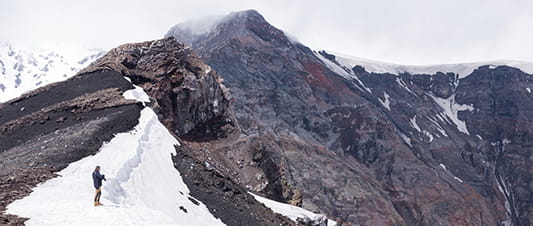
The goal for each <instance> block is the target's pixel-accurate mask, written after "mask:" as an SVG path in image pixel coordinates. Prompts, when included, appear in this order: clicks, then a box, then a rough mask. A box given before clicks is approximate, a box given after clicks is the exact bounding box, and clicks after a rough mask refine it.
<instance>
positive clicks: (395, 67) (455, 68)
mask: <svg viewBox="0 0 533 226" xmlns="http://www.w3.org/2000/svg"><path fill="white" fill-rule="evenodd" d="M325 52H327V53H328V54H331V55H334V56H335V60H336V61H337V62H338V63H339V64H340V65H339V66H340V67H343V68H344V67H345V68H346V69H348V70H351V69H352V68H353V67H355V66H357V65H359V66H363V67H364V68H365V70H366V71H368V72H375V73H391V74H401V73H410V74H434V73H437V72H443V73H447V72H452V73H455V74H458V75H459V78H464V77H466V76H468V75H469V74H470V73H472V72H473V71H474V70H475V69H476V68H478V67H480V66H484V65H491V66H501V65H507V66H511V67H516V68H520V69H521V70H522V71H524V72H526V73H528V74H533V63H531V62H524V61H511V60H508V61H505V60H502V61H486V62H473V63H460V64H436V65H400V64H393V63H386V62H379V61H374V60H368V59H364V58H359V57H354V56H348V55H345V54H341V53H335V52H329V51H325ZM315 53H316V54H317V55H319V54H318V53H317V52H315ZM321 60H322V61H329V60H327V59H325V58H323V57H322V58H321ZM325 63H326V64H328V66H330V65H329V64H331V63H332V62H331V61H329V62H325Z"/></svg>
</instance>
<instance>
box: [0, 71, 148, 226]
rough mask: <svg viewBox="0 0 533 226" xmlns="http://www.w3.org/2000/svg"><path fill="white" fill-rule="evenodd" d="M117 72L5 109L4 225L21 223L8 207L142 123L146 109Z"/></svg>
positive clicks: (0, 133)
mask: <svg viewBox="0 0 533 226" xmlns="http://www.w3.org/2000/svg"><path fill="white" fill-rule="evenodd" d="M131 88H133V86H132V85H131V84H130V83H129V82H128V81H127V80H125V79H124V78H123V76H122V75H120V74H119V73H116V72H94V73H90V74H84V75H79V76H76V77H74V78H72V79H69V80H67V81H65V82H62V83H57V84H54V85H51V86H47V87H44V88H42V89H39V90H36V91H35V92H32V93H30V94H28V95H25V96H24V97H21V98H19V99H17V100H14V101H11V102H7V103H5V104H2V105H0V188H1V189H0V211H1V213H0V224H1V225H4V224H22V222H23V221H24V220H25V219H21V218H17V217H15V216H6V215H5V214H4V211H5V207H6V205H8V204H9V203H11V202H12V201H14V200H16V199H20V198H22V197H24V196H26V195H28V194H29V193H30V192H31V191H32V188H33V187H34V186H36V185H37V184H38V183H40V182H44V181H46V180H48V179H50V178H53V177H55V176H56V175H55V172H57V171H59V170H61V169H63V168H65V167H66V166H67V165H68V164H69V163H71V162H74V161H77V160H79V159H81V158H83V157H86V156H89V155H93V154H95V153H96V152H97V151H98V150H99V148H100V146H101V145H102V144H103V143H104V142H106V141H109V140H111V139H112V138H113V136H114V134H116V133H120V132H126V131H129V130H131V129H132V128H133V127H134V126H135V125H137V123H138V118H139V116H140V111H141V109H142V108H143V107H142V105H140V104H138V103H136V102H134V101H128V100H125V99H124V98H123V97H122V93H123V91H125V90H128V89H131Z"/></svg>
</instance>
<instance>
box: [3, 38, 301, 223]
mask: <svg viewBox="0 0 533 226" xmlns="http://www.w3.org/2000/svg"><path fill="white" fill-rule="evenodd" d="M128 80H130V81H131V82H130V81H128ZM221 82H222V80H221V79H220V78H219V77H218V76H217V75H216V72H214V71H211V70H210V68H209V66H207V65H206V64H205V63H203V62H202V61H201V60H200V59H199V58H198V57H197V56H196V55H195V54H194V53H192V51H191V50H190V48H186V47H185V46H184V45H183V44H180V43H178V42H176V41H175V40H174V39H173V38H167V39H162V40H156V41H150V42H144V43H137V44H126V45H122V46H120V47H118V48H115V49H113V50H111V51H109V52H108V53H107V54H106V55H104V56H103V57H102V58H100V59H99V60H97V61H95V62H94V63H93V64H91V65H90V66H89V67H88V68H86V69H84V70H82V71H80V72H79V73H78V74H77V75H76V76H74V77H73V78H71V79H69V80H67V81H64V82H61V83H56V84H53V85H49V86H46V87H43V88H40V89H37V90H35V91H33V92H31V93H29V94H27V95H25V96H22V97H20V98H18V99H16V100H12V101H10V102H8V103H5V104H2V105H0V135H1V136H0V147H1V148H0V157H1V158H0V163H1V165H0V186H1V187H2V190H1V192H0V195H1V196H0V208H1V209H0V210H1V211H2V215H0V223H1V224H15V223H22V222H23V221H24V220H25V219H20V218H17V217H16V216H6V215H3V211H4V208H5V206H6V205H7V204H9V203H11V202H12V201H14V200H15V199H19V198H22V197H24V196H26V195H28V194H29V192H31V189H32V187H34V186H35V185H37V184H38V183H40V182H43V181H45V180H48V179H50V178H52V177H54V176H56V175H55V174H54V173H55V172H57V171H59V170H61V169H63V168H65V167H66V166H67V165H68V164H69V163H71V162H74V161H77V160H79V159H81V158H83V157H86V156H88V155H92V154H95V153H96V152H97V151H98V150H99V148H100V147H101V145H102V144H103V143H104V142H106V141H109V140H110V139H111V138H113V136H114V135H115V134H116V133H120V132H126V131H129V130H131V129H133V127H134V126H135V125H136V124H137V122H138V118H139V115H140V111H141V110H142V109H143V108H144V106H145V104H146V103H140V102H137V101H132V100H126V99H125V98H124V97H123V93H124V91H126V90H130V89H133V88H134V86H133V85H132V83H133V84H135V85H137V86H141V87H143V88H144V90H145V91H146V93H148V94H149V96H150V99H151V102H150V107H152V108H153V109H154V110H155V111H156V112H157V113H158V114H159V117H160V120H161V122H163V123H164V125H165V126H166V127H167V128H168V129H169V131H171V132H173V133H174V135H176V136H177V137H180V138H181V139H184V140H188V141H190V142H191V143H195V142H201V141H205V140H217V139H220V138H223V137H227V136H229V135H231V134H232V133H234V131H235V127H234V122H233V120H232V117H231V116H232V114H231V110H230V108H229V94H228V90H227V89H226V88H225V87H224V85H223V84H222V83H221ZM183 143H184V145H182V146H180V149H179V150H178V151H179V153H178V155H176V156H173V157H172V158H173V161H174V163H175V166H176V169H178V170H180V171H183V174H182V177H183V180H184V181H185V182H186V183H187V185H188V186H189V187H191V188H193V189H192V190H193V191H194V194H193V195H195V196H196V197H197V198H198V200H199V201H201V202H202V203H206V204H207V207H208V208H209V210H210V211H211V212H212V213H213V214H214V215H215V216H218V217H220V218H221V219H222V220H223V222H225V223H227V224H229V225H239V224H241V222H245V223H250V224H253V225H272V224H276V225H293V224H294V223H293V222H291V221H290V220H289V219H287V218H285V217H283V216H281V215H278V214H275V213H273V212H272V211H271V210H270V209H268V208H266V207H265V206H264V205H263V204H260V203H259V202H258V201H256V200H255V199H254V198H253V196H251V195H250V194H248V193H247V192H246V190H245V189H244V188H243V187H240V185H239V184H236V183H235V182H233V181H232V179H231V178H228V177H225V176H224V175H222V174H217V173H216V172H215V171H213V170H211V169H207V168H206V167H205V166H203V165H202V164H201V163H202V162H201V161H200V160H197V159H194V158H192V157H191V155H187V154H186V150H188V146H187V143H186V142H183ZM170 157H171V156H169V158H170ZM191 166H194V168H195V169H197V170H198V171H190V167H191ZM178 179H179V178H176V180H178ZM191 202H193V203H194V202H197V201H196V200H191ZM228 207H234V208H231V210H228V209H227V208H228ZM184 211H186V210H184Z"/></svg>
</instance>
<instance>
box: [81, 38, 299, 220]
mask: <svg viewBox="0 0 533 226" xmlns="http://www.w3.org/2000/svg"><path fill="white" fill-rule="evenodd" d="M109 70H110V71H116V72H120V73H121V74H122V75H124V76H126V77H128V78H129V79H131V81H132V83H133V84H135V85H137V86H140V87H142V88H143V89H144V90H145V92H146V93H147V94H148V95H149V96H150V99H151V100H152V102H151V103H150V107H151V108H153V109H154V110H155V111H156V112H157V113H158V115H159V118H160V121H161V122H162V123H163V124H164V125H165V126H166V127H167V129H169V131H172V132H173V133H174V135H176V136H177V137H179V138H180V140H181V141H182V142H181V143H182V146H180V147H178V148H177V150H178V155H177V156H174V157H173V161H174V163H175V167H176V169H178V170H179V171H180V172H181V175H182V177H183V179H184V181H185V183H186V184H187V185H188V186H189V187H190V188H191V190H192V191H193V192H192V195H193V196H194V197H196V198H197V199H198V200H200V201H201V202H202V203H205V204H206V205H207V207H208V208H209V209H210V211H211V213H212V214H213V215H214V216H217V217H220V219H221V220H222V221H223V222H224V223H226V224H229V225H272V224H276V225H292V224H293V222H291V221H290V220H288V219H287V218H285V217H282V216H280V215H277V214H274V213H273V212H272V211H271V210H270V209H268V208H266V207H265V206H263V205H262V204H260V203H259V202H257V201H256V200H255V199H254V198H253V196H251V195H250V194H248V193H247V191H246V189H244V188H243V187H241V184H238V183H235V182H234V179H235V178H231V177H228V176H227V175H228V174H221V173H219V172H218V171H217V170H214V169H213V168H210V167H207V166H206V165H204V163H205V164H208V163H207V162H205V161H204V160H203V159H202V158H199V157H200V156H203V154H205V153H209V152H208V150H205V149H195V147H198V145H200V144H203V143H216V142H217V140H221V139H223V138H228V137H231V136H235V135H236V134H238V129H237V128H236V124H235V122H234V119H233V114H232V111H231V108H230V99H229V98H230V96H229V91H228V89H227V88H226V87H225V86H224V85H223V84H222V79H221V78H220V77H219V76H218V75H217V73H216V72H215V71H214V70H211V68H210V67H209V66H207V65H206V64H205V63H203V61H202V60H200V58H199V57H197V56H196V55H195V53H193V52H192V50H191V49H190V48H189V47H186V46H185V45H183V44H181V43H178V42H177V41H176V40H175V39H174V38H166V39H162V40H156V41H151V42H144V43H136V44H126V45H122V46H119V47H117V48H115V49H113V50H111V51H109V53H107V54H106V55H104V56H103V57H102V58H100V59H98V60H96V61H95V62H94V63H93V64H91V65H90V66H89V67H88V68H86V69H84V70H82V71H81V72H80V73H90V72H95V71H109ZM191 167H193V168H191Z"/></svg>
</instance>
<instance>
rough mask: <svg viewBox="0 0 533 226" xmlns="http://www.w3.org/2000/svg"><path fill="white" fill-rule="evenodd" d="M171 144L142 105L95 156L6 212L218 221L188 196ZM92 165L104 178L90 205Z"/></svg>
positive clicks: (84, 220)
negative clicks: (98, 203) (135, 119)
mask: <svg viewBox="0 0 533 226" xmlns="http://www.w3.org/2000/svg"><path fill="white" fill-rule="evenodd" d="M174 145H179V143H178V141H177V140H176V139H175V138H174V137H173V136H172V135H171V134H170V133H169V132H168V130H167V129H166V128H165V127H164V126H163V125H162V124H161V123H160V122H159V120H158V118H157V115H156V114H155V112H154V111H153V110H152V109H150V108H145V109H143V110H142V112H141V116H140V118H139V124H138V125H137V126H136V127H135V128H134V129H133V130H132V131H130V132H126V133H120V134H117V135H116V136H115V137H114V138H113V139H112V140H111V141H109V143H106V144H104V145H103V146H102V147H101V149H100V151H99V152H98V153H97V154H96V155H93V156H88V157H86V158H83V159H82V160H79V161H77V162H73V163H71V164H70V165H69V166H68V167H67V168H65V169H63V170H62V171H60V172H59V175H61V176H60V177H57V178H53V179H50V180H48V181H46V182H44V183H42V184H39V185H38V186H37V187H35V188H34V190H33V192H32V193H31V194H30V195H29V196H27V197H25V198H23V199H20V200H16V201H15V202H13V203H11V204H10V205H9V206H8V207H7V213H9V214H14V215H18V216H21V217H27V218H30V219H29V220H28V221H27V222H26V224H27V225H87V224H91V225H224V224H223V223H222V222H221V221H220V220H219V219H217V218H215V217H214V216H213V215H211V213H210V212H209V210H208V209H207V207H206V206H205V205H204V204H202V203H200V205H196V204H194V203H192V202H191V201H190V200H189V199H188V197H190V196H189V189H188V188H187V186H186V184H185V183H184V182H183V179H182V178H181V176H180V173H179V172H178V171H177V170H176V169H175V168H174V164H173V162H172V159H171V155H172V154H175V149H174ZM96 165H100V166H101V167H102V172H103V173H104V174H105V175H106V177H107V178H108V180H107V182H104V185H103V189H102V190H103V191H102V203H104V206H102V207H94V206H93V203H92V198H93V196H94V187H93V185H92V179H91V173H92V171H93V169H94V167H95V166H96ZM180 192H181V193H183V194H180ZM181 208H184V209H186V210H187V213H185V211H183V210H182V209H181Z"/></svg>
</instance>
